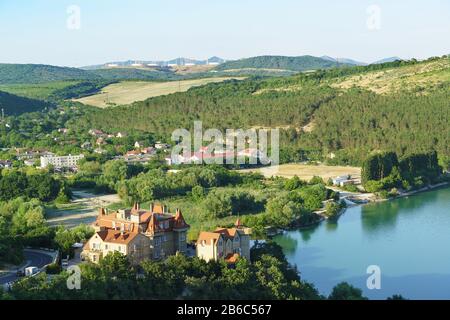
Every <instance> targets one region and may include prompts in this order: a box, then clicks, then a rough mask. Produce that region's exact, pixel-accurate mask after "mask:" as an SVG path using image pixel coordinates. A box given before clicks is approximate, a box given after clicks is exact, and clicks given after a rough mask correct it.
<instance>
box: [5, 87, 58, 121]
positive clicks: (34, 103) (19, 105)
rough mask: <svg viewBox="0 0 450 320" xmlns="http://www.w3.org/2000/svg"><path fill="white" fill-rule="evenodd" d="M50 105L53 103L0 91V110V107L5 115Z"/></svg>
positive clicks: (31, 110) (38, 109) (40, 109)
mask: <svg viewBox="0 0 450 320" xmlns="http://www.w3.org/2000/svg"><path fill="white" fill-rule="evenodd" d="M52 107H54V105H53V104H52V103H49V102H45V101H42V100H37V99H29V98H25V97H19V96H16V95H14V94H10V93H7V92H3V91H0V112H1V109H3V112H4V114H5V115H19V114H21V113H24V112H36V111H43V110H45V109H49V108H52ZM0 115H1V113H0Z"/></svg>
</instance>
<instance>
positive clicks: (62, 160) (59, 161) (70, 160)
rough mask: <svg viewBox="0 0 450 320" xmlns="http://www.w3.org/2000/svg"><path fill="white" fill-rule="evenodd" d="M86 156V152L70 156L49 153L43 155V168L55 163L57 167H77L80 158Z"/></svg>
mask: <svg viewBox="0 0 450 320" xmlns="http://www.w3.org/2000/svg"><path fill="white" fill-rule="evenodd" d="M83 158H84V154H80V155H71V154H69V155H68V156H54V155H47V156H42V157H41V168H46V167H47V166H48V165H53V166H54V167H55V168H57V169H61V168H76V167H77V163H78V161H79V160H81V159H83Z"/></svg>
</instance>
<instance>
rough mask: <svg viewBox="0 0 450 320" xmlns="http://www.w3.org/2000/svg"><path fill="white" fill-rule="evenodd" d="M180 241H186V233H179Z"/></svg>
mask: <svg viewBox="0 0 450 320" xmlns="http://www.w3.org/2000/svg"><path fill="white" fill-rule="evenodd" d="M180 241H186V234H185V233H181V234H180Z"/></svg>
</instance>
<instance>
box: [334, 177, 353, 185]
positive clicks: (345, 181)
mask: <svg viewBox="0 0 450 320" xmlns="http://www.w3.org/2000/svg"><path fill="white" fill-rule="evenodd" d="M332 181H333V185H335V186H339V187H343V186H346V185H349V184H353V180H351V179H350V175H345V176H339V177H336V178H333V179H332Z"/></svg>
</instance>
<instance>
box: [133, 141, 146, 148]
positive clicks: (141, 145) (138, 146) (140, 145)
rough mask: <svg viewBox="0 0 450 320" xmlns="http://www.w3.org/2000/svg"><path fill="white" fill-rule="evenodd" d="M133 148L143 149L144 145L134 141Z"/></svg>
mask: <svg viewBox="0 0 450 320" xmlns="http://www.w3.org/2000/svg"><path fill="white" fill-rule="evenodd" d="M134 147H135V148H136V149H140V148H143V147H144V143H143V142H142V141H136V142H135V143H134Z"/></svg>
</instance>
